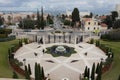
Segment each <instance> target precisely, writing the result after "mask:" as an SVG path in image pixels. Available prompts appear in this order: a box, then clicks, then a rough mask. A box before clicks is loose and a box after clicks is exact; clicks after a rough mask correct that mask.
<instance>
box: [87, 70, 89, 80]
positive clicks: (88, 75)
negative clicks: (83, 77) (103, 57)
mask: <svg viewBox="0 0 120 80" xmlns="http://www.w3.org/2000/svg"><path fill="white" fill-rule="evenodd" d="M87 77H88V79H89V78H90V68H88V70H87Z"/></svg>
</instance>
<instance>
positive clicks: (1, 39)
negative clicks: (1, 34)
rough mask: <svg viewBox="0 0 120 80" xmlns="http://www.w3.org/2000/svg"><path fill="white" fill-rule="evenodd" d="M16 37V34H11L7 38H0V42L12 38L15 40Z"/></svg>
mask: <svg viewBox="0 0 120 80" xmlns="http://www.w3.org/2000/svg"><path fill="white" fill-rule="evenodd" d="M15 39H16V37H15V36H9V37H6V38H0V42H5V41H11V40H15Z"/></svg>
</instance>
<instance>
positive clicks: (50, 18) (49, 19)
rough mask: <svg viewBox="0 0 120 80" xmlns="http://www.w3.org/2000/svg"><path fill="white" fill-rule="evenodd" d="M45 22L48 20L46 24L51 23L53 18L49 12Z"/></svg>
mask: <svg viewBox="0 0 120 80" xmlns="http://www.w3.org/2000/svg"><path fill="white" fill-rule="evenodd" d="M47 22H48V24H53V19H52V17H51V16H50V15H49V14H48V16H47Z"/></svg>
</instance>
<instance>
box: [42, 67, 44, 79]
mask: <svg viewBox="0 0 120 80" xmlns="http://www.w3.org/2000/svg"><path fill="white" fill-rule="evenodd" d="M42 79H43V80H44V79H45V74H44V69H43V67H42Z"/></svg>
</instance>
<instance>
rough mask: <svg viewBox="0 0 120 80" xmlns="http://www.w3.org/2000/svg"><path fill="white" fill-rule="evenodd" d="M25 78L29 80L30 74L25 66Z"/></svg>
mask: <svg viewBox="0 0 120 80" xmlns="http://www.w3.org/2000/svg"><path fill="white" fill-rule="evenodd" d="M25 78H26V79H29V80H30V74H29V72H28V69H27V66H25Z"/></svg>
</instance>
